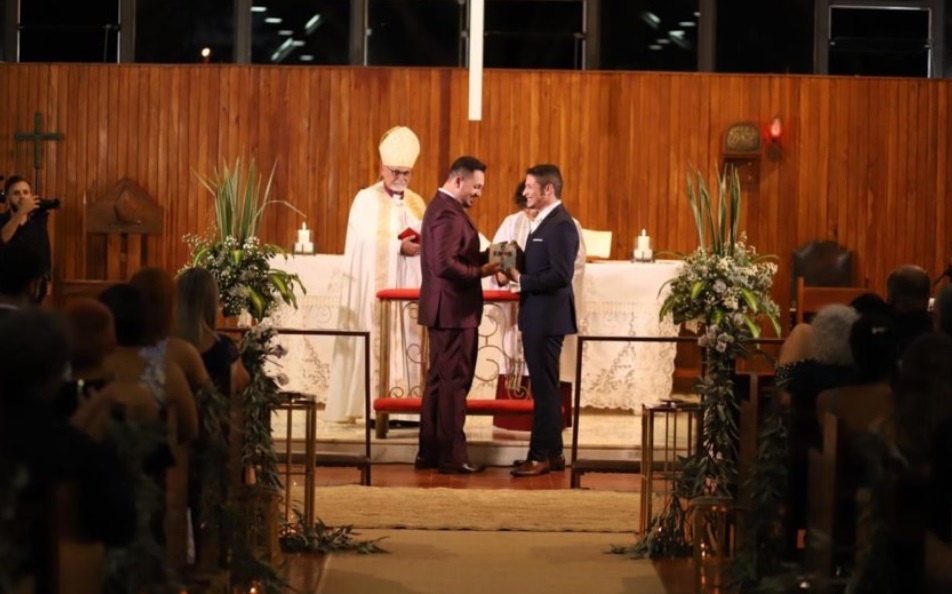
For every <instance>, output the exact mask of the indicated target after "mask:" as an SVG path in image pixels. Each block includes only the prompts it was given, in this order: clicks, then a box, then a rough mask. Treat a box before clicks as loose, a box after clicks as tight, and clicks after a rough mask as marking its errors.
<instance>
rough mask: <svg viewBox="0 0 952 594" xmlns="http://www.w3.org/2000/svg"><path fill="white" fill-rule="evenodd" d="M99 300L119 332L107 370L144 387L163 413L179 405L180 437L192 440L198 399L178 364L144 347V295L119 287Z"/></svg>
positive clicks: (134, 289)
mask: <svg viewBox="0 0 952 594" xmlns="http://www.w3.org/2000/svg"><path fill="white" fill-rule="evenodd" d="M99 301H100V302H101V303H103V304H104V305H105V306H106V307H107V308H109V311H110V312H111V313H112V317H113V319H114V320H115V329H116V344H117V348H116V350H115V352H113V353H112V354H111V355H109V356H108V357H107V358H106V361H105V362H104V367H105V369H106V370H107V371H108V372H110V373H112V375H113V376H114V377H115V378H116V379H117V380H119V381H128V382H138V383H140V384H142V385H143V386H144V387H145V388H146V389H147V390H148V391H149V394H150V397H151V398H152V400H153V401H154V402H155V404H156V406H157V407H158V409H159V412H160V414H164V411H165V410H166V408H168V406H170V405H175V411H176V414H177V421H178V422H177V426H178V431H179V438H180V439H181V440H182V441H190V440H191V439H193V438H194V437H195V436H196V435H197V434H198V413H197V412H196V407H195V398H194V396H193V395H192V390H191V388H189V385H188V381H187V380H186V378H185V373H184V372H183V371H182V369H181V368H180V367H179V366H178V365H176V364H175V362H174V361H172V360H170V359H166V358H165V357H162V356H157V355H155V353H154V352H152V351H150V350H149V349H145V348H144V347H147V346H149V345H148V343H147V336H148V334H147V328H148V322H147V318H146V316H147V308H146V307H145V303H144V302H145V299H144V298H143V297H142V294H141V293H140V292H139V290H138V289H136V288H135V287H133V286H132V285H127V284H119V285H114V286H112V287H109V288H108V289H106V290H105V291H103V292H102V294H101V295H100V296H99ZM203 371H204V368H203Z"/></svg>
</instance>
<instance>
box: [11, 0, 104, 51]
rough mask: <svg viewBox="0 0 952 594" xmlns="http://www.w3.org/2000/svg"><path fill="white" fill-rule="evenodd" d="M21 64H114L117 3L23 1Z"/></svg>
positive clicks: (101, 0) (88, 0)
mask: <svg viewBox="0 0 952 594" xmlns="http://www.w3.org/2000/svg"><path fill="white" fill-rule="evenodd" d="M20 26H21V29H20V37H19V43H20V61H21V62H115V61H116V60H117V56H118V33H119V2H118V0H84V1H83V2H61V1H58V0H22V2H21V5H20Z"/></svg>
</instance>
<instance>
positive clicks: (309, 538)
mask: <svg viewBox="0 0 952 594" xmlns="http://www.w3.org/2000/svg"><path fill="white" fill-rule="evenodd" d="M294 516H295V520H294V521H293V522H289V523H287V524H285V526H284V528H283V530H282V531H281V535H280V542H281V550H283V551H284V552H285V553H331V552H335V553H338V552H347V551H354V552H356V553H359V554H361V555H372V554H374V553H386V552H387V551H386V550H385V549H384V548H383V547H381V546H380V544H379V543H380V541H382V540H384V538H375V539H373V540H355V539H354V537H355V536H359V534H358V533H357V532H354V528H353V526H342V527H339V528H331V527H330V526H328V525H327V524H325V523H324V522H322V521H321V520H320V518H318V520H317V522H316V523H315V524H314V525H313V526H307V525H306V524H305V523H304V516H303V515H302V514H301V512H300V511H298V510H294Z"/></svg>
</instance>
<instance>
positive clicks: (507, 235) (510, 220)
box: [483, 210, 585, 382]
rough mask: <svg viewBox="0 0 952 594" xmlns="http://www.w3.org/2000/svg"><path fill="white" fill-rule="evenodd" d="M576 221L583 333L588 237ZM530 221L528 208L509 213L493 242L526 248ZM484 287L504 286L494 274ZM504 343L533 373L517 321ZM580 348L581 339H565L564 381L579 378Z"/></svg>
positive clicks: (576, 287)
mask: <svg viewBox="0 0 952 594" xmlns="http://www.w3.org/2000/svg"><path fill="white" fill-rule="evenodd" d="M572 220H573V221H575V228H576V229H578V241H579V244H578V255H577V256H576V257H575V270H574V273H573V275H572V292H573V293H574V294H575V314H576V316H577V318H578V324H579V332H582V331H583V330H582V322H583V321H584V319H585V313H584V305H583V304H584V299H583V295H582V290H583V289H584V284H585V240H584V239H582V226H581V225H580V224H579V222H578V221H577V220H576V219H575V218H574V217H573V218H572ZM530 223H531V221H530V220H529V217H527V216H526V213H525V211H524V210H520V211H519V212H516V213H513V214H511V215H508V216H507V217H506V218H505V219H503V221H502V224H501V225H499V229H497V230H496V234H495V235H494V236H493V243H499V242H501V241H513V240H515V242H516V243H517V244H518V245H519V247H520V248H522V249H525V248H526V239H527V238H528V237H529V225H530ZM483 288H484V289H494V290H499V289H501V288H504V287H499V286H498V285H497V284H496V280H495V277H494V276H490V277H487V278H486V279H485V280H484V281H483ZM503 344H504V345H505V347H504V348H505V351H506V354H507V355H509V356H511V357H513V358H514V359H515V360H516V361H519V364H518V367H519V368H520V370H521V372H522V374H523V375H529V370H528V368H527V367H526V365H525V358H524V357H523V355H522V340H520V338H519V330H518V324H517V323H516V320H510V324H509V325H508V327H507V328H506V335H505V337H504V338H503ZM577 348H578V339H576V338H575V336H574V335H573V336H566V337H565V342H564V343H563V345H562V357H561V359H560V360H559V379H560V380H561V381H564V382H574V381H575V353H576V351H577ZM504 369H505V371H506V372H507V373H508V371H509V365H508V362H507V363H506V365H505V366H504Z"/></svg>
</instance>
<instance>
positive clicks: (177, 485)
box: [165, 405, 191, 575]
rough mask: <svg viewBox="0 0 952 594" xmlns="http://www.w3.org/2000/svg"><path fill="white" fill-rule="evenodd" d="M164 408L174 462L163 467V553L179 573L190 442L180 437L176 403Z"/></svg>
mask: <svg viewBox="0 0 952 594" xmlns="http://www.w3.org/2000/svg"><path fill="white" fill-rule="evenodd" d="M166 412H167V420H166V423H167V425H168V439H169V448H170V449H171V450H172V457H173V458H174V460H175V463H174V464H173V465H172V466H171V467H169V468H168V469H166V471H165V553H166V558H167V562H168V564H169V567H170V568H171V569H172V570H173V571H175V573H176V574H178V575H182V574H183V573H184V572H185V569H186V566H187V562H188V542H189V525H188V524H189V518H188V468H189V449H190V447H191V444H189V443H182V442H181V441H180V440H179V432H178V416H177V415H176V410H175V406H174V405H169V407H168V409H167V411H166Z"/></svg>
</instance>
